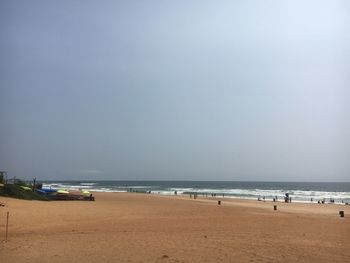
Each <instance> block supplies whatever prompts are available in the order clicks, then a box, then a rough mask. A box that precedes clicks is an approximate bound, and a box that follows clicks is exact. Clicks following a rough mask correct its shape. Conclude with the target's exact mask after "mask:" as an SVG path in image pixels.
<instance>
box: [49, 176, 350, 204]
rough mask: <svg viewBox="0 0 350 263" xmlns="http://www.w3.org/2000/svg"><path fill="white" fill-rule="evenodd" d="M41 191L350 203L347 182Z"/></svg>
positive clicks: (84, 184) (130, 184)
mask: <svg viewBox="0 0 350 263" xmlns="http://www.w3.org/2000/svg"><path fill="white" fill-rule="evenodd" d="M42 183H43V188H53V189H67V190H70V189H72V190H73V189H75V190H77V189H86V190H89V191H96V192H128V191H133V192H150V193H151V194H162V195H174V194H175V192H176V193H177V194H191V193H198V194H208V195H210V194H216V196H217V197H219V196H220V197H222V196H224V197H225V198H240V199H258V198H259V197H260V198H264V197H265V200H272V199H273V198H275V197H276V196H277V200H278V201H283V198H284V196H285V194H286V193H288V194H289V196H290V197H291V198H292V200H293V201H295V202H311V200H313V202H317V201H322V200H324V201H325V202H330V201H331V200H334V203H339V204H342V203H350V182H343V183H340V182H334V183H328V182H327V183H326V182H238V181H45V182H42Z"/></svg>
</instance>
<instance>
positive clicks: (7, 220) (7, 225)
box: [5, 212, 10, 241]
mask: <svg viewBox="0 0 350 263" xmlns="http://www.w3.org/2000/svg"><path fill="white" fill-rule="evenodd" d="M9 214H10V212H7V216H6V238H5V240H6V241H7V234H8V229H9Z"/></svg>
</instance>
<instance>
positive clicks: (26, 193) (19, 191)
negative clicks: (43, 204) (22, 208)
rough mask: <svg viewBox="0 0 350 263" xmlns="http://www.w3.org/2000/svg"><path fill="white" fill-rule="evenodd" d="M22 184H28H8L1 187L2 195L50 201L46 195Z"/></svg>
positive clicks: (0, 194) (0, 193) (0, 192)
mask: <svg viewBox="0 0 350 263" xmlns="http://www.w3.org/2000/svg"><path fill="white" fill-rule="evenodd" d="M21 186H27V185H24V184H23V183H20V184H6V185H4V186H3V187H0V196H7V197H13V198H18V199H26V200H42V201H48V199H47V198H46V197H45V196H42V195H40V194H38V193H36V192H33V191H31V190H25V189H23V187H21ZM27 187H28V186H27Z"/></svg>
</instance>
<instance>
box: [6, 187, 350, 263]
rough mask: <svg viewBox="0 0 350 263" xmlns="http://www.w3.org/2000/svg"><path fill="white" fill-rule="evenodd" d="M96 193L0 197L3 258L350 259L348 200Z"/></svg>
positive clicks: (94, 259)
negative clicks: (89, 197)
mask: <svg viewBox="0 0 350 263" xmlns="http://www.w3.org/2000/svg"><path fill="white" fill-rule="evenodd" d="M95 195H96V201H95V202H84V201H52V202H40V201H23V200H15V199H10V198H1V197H0V202H3V203H6V206H5V207H0V241H1V242H0V262H6V263H9V262H332V263H333V262H350V207H349V206H339V205H318V204H297V203H292V204H283V203H278V204H277V205H278V210H277V211H273V205H274V204H275V203H272V202H265V203H264V202H257V201H241V200H228V199H221V200H223V202H222V205H221V206H219V205H217V201H216V200H215V199H209V198H208V199H196V200H193V199H189V198H188V197H181V196H177V197H175V196H158V195H147V194H131V193H96V194H95ZM339 210H344V211H345V218H340V217H339V215H338V212H339ZM7 211H9V212H10V224H9V240H8V241H7V242H4V241H3V240H4V238H5V221H6V212H7Z"/></svg>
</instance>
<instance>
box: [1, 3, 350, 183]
mask: <svg viewBox="0 0 350 263" xmlns="http://www.w3.org/2000/svg"><path fill="white" fill-rule="evenodd" d="M0 34H1V36H0V120H1V131H0V134H1V136H0V170H7V171H8V173H9V176H17V177H20V178H29V179H30V178H32V177H34V176H36V177H37V178H39V179H59V180H62V179H156V180H157V179H164V180H170V179H178V180H181V179H192V180H279V181H300V180H302V181H304V180H305V181H349V180H350V1H347V0H344V1H337V0H331V1H322V0H314V1H307V0H302V1H296V0H293V1H280V0H276V1H249V0H248V1H247V0H244V1H243V0H242V1H190V0H187V1H144V0H142V1H13V0H11V1H10V0H8V1H6V0H2V1H0Z"/></svg>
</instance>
